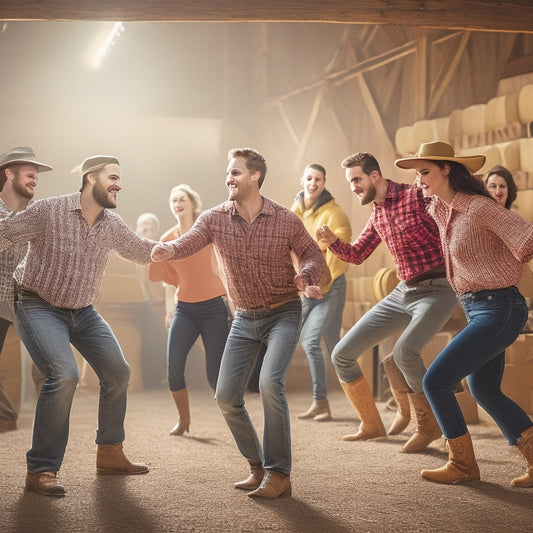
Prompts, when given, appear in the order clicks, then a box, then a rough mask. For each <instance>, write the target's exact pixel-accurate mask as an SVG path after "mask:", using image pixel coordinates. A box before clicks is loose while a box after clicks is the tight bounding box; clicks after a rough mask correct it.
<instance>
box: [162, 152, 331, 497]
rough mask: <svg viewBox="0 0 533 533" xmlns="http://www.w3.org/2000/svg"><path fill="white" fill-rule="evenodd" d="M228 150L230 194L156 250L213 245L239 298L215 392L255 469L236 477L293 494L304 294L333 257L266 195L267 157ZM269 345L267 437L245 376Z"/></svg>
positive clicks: (175, 255)
mask: <svg viewBox="0 0 533 533" xmlns="http://www.w3.org/2000/svg"><path fill="white" fill-rule="evenodd" d="M228 159H229V164H228V167H227V170H226V186H227V188H228V192H229V197H228V201H227V202H224V203H223V204H221V205H219V206H217V207H214V208H212V209H208V210H207V211H204V212H203V213H202V214H201V215H200V216H199V217H198V218H197V220H196V222H195V224H194V226H193V227H192V228H191V229H190V230H189V231H188V232H187V233H186V234H185V235H183V236H181V237H180V238H179V239H177V240H174V241H169V242H165V243H161V244H158V245H157V246H156V247H155V248H154V251H153V253H152V258H153V259H154V261H165V260H169V259H184V258H185V257H189V256H190V255H192V254H194V253H196V252H199V251H200V250H201V249H202V248H204V247H205V246H207V245H209V244H213V246H214V247H215V250H216V252H217V255H218V256H219V258H220V260H221V266H222V268H223V271H224V277H225V279H226V283H227V287H228V294H229V297H230V298H231V300H232V302H233V303H234V304H235V306H236V313H235V318H234V319H233V322H232V326H231V330H230V333H229V336H228V339H227V342H226V347H225V349H224V354H223V355H222V362H221V365H220V373H219V376H218V383H217V388H216V394H215V397H216V400H217V403H218V406H219V408H220V411H221V412H222V414H223V416H224V418H225V420H226V423H227V425H228V427H229V429H230V431H231V432H232V434H233V438H234V439H235V442H236V443H237V446H238V448H239V450H240V452H241V454H242V455H243V456H244V457H245V458H246V459H247V460H248V463H249V465H250V470H251V472H250V475H249V477H248V478H247V479H245V480H244V481H240V482H237V483H235V484H234V486H235V488H237V489H242V490H247V491H249V492H248V496H252V497H263V498H277V497H278V496H283V495H289V494H290V493H291V481H290V470H291V441H290V423H289V409H288V405H287V399H286V397H285V374H286V373H287V369H288V367H289V363H290V361H291V358H292V355H293V353H294V349H295V348H296V345H297V343H298V337H299V334H300V324H301V318H302V302H301V300H300V297H299V295H298V293H299V292H302V293H304V294H305V296H307V297H309V298H321V296H322V294H321V292H320V288H319V287H318V286H317V283H318V281H319V279H320V276H321V275H322V272H323V270H324V267H325V261H324V257H323V254H322V252H321V251H320V248H319V247H318V245H317V243H316V242H315V241H314V240H313V238H312V237H311V236H310V235H309V233H308V232H307V230H306V229H305V227H304V225H303V224H302V222H301V220H300V219H299V218H298V217H297V216H296V215H295V214H294V213H292V212H291V211H289V210H288V209H286V208H285V207H282V206H281V205H279V204H277V203H275V202H273V201H272V200H270V199H268V198H266V197H264V196H262V195H261V193H260V188H261V185H262V183H263V180H264V179H265V174H266V171H267V167H266V162H265V159H264V158H263V156H262V155H261V154H259V153H258V152H257V151H256V150H253V149H252V148H237V149H234V150H231V151H230V152H229V154H228ZM293 259H295V260H293ZM296 265H297V266H296ZM199 282H201V280H199ZM262 353H264V359H263V363H262V366H261V372H260V375H259V391H260V393H261V400H262V402H263V411H264V430H263V446H261V444H260V443H259V437H258V435H257V432H256V430H255V427H254V425H253V423H252V421H251V419H250V416H249V414H248V412H247V410H246V408H245V405H244V392H245V389H246V385H247V383H248V381H249V379H250V375H251V373H252V371H253V369H254V367H255V364H256V361H257V359H258V357H259V356H260V355H261V354H262Z"/></svg>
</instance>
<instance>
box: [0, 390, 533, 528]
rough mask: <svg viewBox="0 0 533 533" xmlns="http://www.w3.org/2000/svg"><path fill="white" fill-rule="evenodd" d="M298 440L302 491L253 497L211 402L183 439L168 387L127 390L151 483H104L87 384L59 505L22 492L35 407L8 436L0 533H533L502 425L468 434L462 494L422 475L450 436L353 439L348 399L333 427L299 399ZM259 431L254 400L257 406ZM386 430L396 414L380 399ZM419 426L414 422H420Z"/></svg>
mask: <svg viewBox="0 0 533 533" xmlns="http://www.w3.org/2000/svg"><path fill="white" fill-rule="evenodd" d="M288 397H289V403H290V407H291V423H292V439H293V472H292V476H291V477H292V483H293V496H292V497H288V498H280V499H277V500H262V499H252V498H248V497H247V496H246V493H245V492H244V491H239V490H235V489H234V488H233V487H232V483H233V482H234V481H237V480H240V479H242V478H243V477H245V476H246V475H247V464H246V462H245V461H244V460H243V459H242V457H241V456H240V455H239V453H238V451H237V449H236V446H235V444H234V442H233V440H232V437H231V435H230V434H229V431H228V430H227V428H226V425H225V423H224V421H223V419H222V417H221V415H220V414H219V412H218V410H217V408H216V405H215V404H214V402H213V400H212V396H211V394H209V393H208V392H207V391H200V390H198V391H196V390H193V391H192V393H191V404H192V425H191V433H190V435H188V436H185V437H172V436H170V435H169V434H168V430H169V429H170V428H171V427H172V426H173V424H174V423H175V418H176V414H175V411H174V408H173V406H172V404H171V400H170V397H169V395H168V393H167V392H166V391H165V390H163V389H161V390H155V391H154V390H152V391H145V392H136V393H130V399H129V406H128V414H127V420H126V422H127V426H126V435H127V437H126V442H125V449H126V452H127V454H128V455H129V457H130V458H131V459H132V460H138V461H146V462H148V463H150V465H151V471H150V473H149V474H147V475H144V476H132V477H113V476H96V475H95V445H94V430H95V420H96V407H97V397H96V395H95V393H94V392H92V391H86V390H85V391H84V390H79V391H78V392H77V395H76V398H75V404H74V407H73V411H72V417H71V430H70V441H69V444H68V448H67V453H66V457H65V461H64V464H63V467H62V469H61V479H62V481H63V483H64V484H65V486H66V488H67V490H68V493H67V496H66V497H65V498H62V499H53V498H47V497H43V496H40V495H37V494H34V493H27V492H25V491H24V490H23V483H24V476H25V460H24V453H25V452H26V450H27V449H28V447H29V445H30V441H31V424H32V417H33V406H32V405H31V404H30V405H26V407H25V408H24V409H23V411H22V413H21V416H20V419H19V426H20V429H19V430H17V431H13V432H9V433H3V434H0V472H1V478H0V479H1V484H0V509H1V512H0V532H2V533H7V532H39V533H45V532H52V531H54V532H56V531H57V532H75V531H80V532H130V531H131V532H159V531H161V532H167V531H205V532H234V531H237V532H261V531H277V532H317V533H322V532H339V533H342V532H366V531H368V532H391V531H394V532H432V531H435V532H443V531H459V532H492V531H494V532H496V531H498V532H501V531H506V532H518V531H524V532H525V531H533V489H529V490H528V489H517V488H513V487H511V486H510V484H509V483H510V481H511V479H512V478H513V477H515V476H517V475H520V474H522V473H523V472H524V470H525V465H524V462H523V460H522V458H521V457H520V456H519V455H518V454H517V453H514V452H512V451H511V448H509V447H508V446H507V444H506V441H505V440H504V438H503V437H502V436H501V434H500V433H499V431H498V430H497V428H496V427H495V426H494V425H492V424H487V423H485V424H480V425H473V426H471V428H470V429H471V433H472V435H473V439H474V447H475V450H476V454H477V458H478V463H479V466H480V469H481V476H482V480H481V481H478V482H471V483H468V484H465V485H459V486H445V485H436V484H432V483H429V482H426V481H424V480H422V479H421V478H420V476H419V472H420V470H421V469H422V468H427V467H430V468H431V467H438V466H441V465H442V464H444V462H445V461H446V458H447V454H446V452H445V450H444V441H443V440H442V439H441V440H439V441H436V442H435V443H434V444H433V445H432V446H431V447H430V448H429V449H428V450H427V451H426V452H425V453H422V454H416V455H407V454H402V453H399V450H400V448H401V447H402V445H403V443H404V442H405V440H406V439H407V438H408V435H409V434H410V431H409V432H406V433H404V434H402V435H399V436H396V437H393V438H388V439H382V440H379V441H368V442H343V441H341V440H340V437H341V436H342V435H344V434H345V433H347V432H351V431H352V430H353V429H354V427H355V423H356V422H355V419H354V414H353V412H352V410H351V407H350V406H349V405H348V402H347V400H346V399H345V397H344V395H343V394H342V392H339V391H335V392H334V393H332V394H331V395H330V403H331V406H332V412H333V415H334V420H333V421H331V422H325V423H317V422H313V421H306V420H299V419H298V418H297V417H296V415H297V414H298V413H300V412H302V411H303V410H305V409H306V408H307V407H308V404H309V402H310V398H309V394H304V393H291V392H290V391H289V393H288ZM247 405H248V407H249V410H250V413H251V415H252V417H253V419H254V420H255V421H256V424H257V425H258V427H261V420H262V415H261V406H260V401H259V397H258V395H256V394H252V395H250V396H249V398H248V400H247ZM379 408H380V411H381V412H382V414H383V418H384V419H385V422H386V424H387V423H388V422H390V421H391V420H392V417H393V413H392V412H391V411H389V410H387V409H386V407H385V404H383V403H381V404H379ZM409 429H412V428H409Z"/></svg>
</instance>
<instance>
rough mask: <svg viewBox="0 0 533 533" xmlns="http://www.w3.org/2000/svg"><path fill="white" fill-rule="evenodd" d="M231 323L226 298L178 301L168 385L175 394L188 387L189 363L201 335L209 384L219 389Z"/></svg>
mask: <svg viewBox="0 0 533 533" xmlns="http://www.w3.org/2000/svg"><path fill="white" fill-rule="evenodd" d="M229 320H230V318H229V314H228V308H227V307H226V304H225V302H224V299H223V298H222V296H218V297H217V298H212V299H210V300H205V301H203V302H178V305H177V306H176V312H175V313H174V317H173V318H172V323H171V324H170V332H169V336H168V384H169V388H170V390H171V391H178V390H181V389H184V388H185V387H186V384H185V364H186V362H187V356H188V355H189V352H190V350H191V348H192V347H193V344H194V343H195V342H196V339H197V338H198V336H199V335H201V336H202V341H203V343H204V349H205V367H206V373H207V381H208V382H209V385H211V388H212V389H213V390H215V387H216V385H217V379H218V372H219V369H220V361H221V359H222V353H223V352H224V346H225V344H226V338H227V336H228V331H229Z"/></svg>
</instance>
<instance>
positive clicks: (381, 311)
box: [317, 152, 457, 452]
mask: <svg viewBox="0 0 533 533" xmlns="http://www.w3.org/2000/svg"><path fill="white" fill-rule="evenodd" d="M341 165H342V167H343V168H344V169H345V170H346V180H347V181H348V183H349V184H350V187H351V189H352V192H353V193H354V194H355V196H357V198H358V200H359V203H360V204H361V205H368V204H372V213H371V215H370V219H369V221H368V223H367V225H366V227H365V228H364V229H363V231H362V233H361V235H359V237H358V238H357V239H356V240H355V241H354V242H353V243H352V244H349V243H346V242H342V241H341V240H340V239H337V237H336V236H335V234H334V233H333V232H332V231H331V230H330V229H329V228H328V227H327V226H322V228H319V230H318V232H317V236H318V237H319V238H323V239H325V240H326V241H327V242H328V244H329V248H330V250H332V251H333V253H334V254H336V255H337V256H338V257H339V258H340V259H342V260H344V261H347V262H350V263H355V264H361V263H362V262H363V261H365V259H366V258H367V257H369V256H370V254H371V253H372V252H373V251H374V250H375V249H376V247H377V246H378V244H379V243H380V242H381V241H384V242H385V244H386V245H387V248H388V249H389V251H390V252H391V254H392V256H393V258H394V262H395V264H396V267H397V276H398V278H399V279H400V283H399V284H398V285H397V286H396V288H395V289H394V290H393V291H392V292H391V293H390V294H389V295H388V296H386V297H385V298H383V299H382V300H381V301H379V302H378V303H377V304H376V305H375V306H374V307H373V308H372V309H370V311H368V312H367V313H366V314H365V315H364V316H363V317H362V318H361V319H360V320H359V321H358V322H357V323H356V324H355V325H354V326H353V327H352V328H351V329H350V331H349V332H348V333H347V334H346V335H345V336H344V337H343V338H342V339H341V340H340V342H339V343H338V344H337V345H336V346H335V348H334V350H333V353H332V356H331V359H332V361H333V365H334V367H335V370H336V372H337V376H338V377H339V381H340V383H341V385H342V388H343V389H344V392H345V393H346V396H347V397H348V399H349V400H350V403H351V404H352V406H353V407H354V409H355V411H356V412H357V413H358V415H359V418H360V420H361V425H360V427H359V430H358V431H357V432H356V433H355V434H354V435H346V436H345V437H344V438H343V439H344V440H369V439H374V438H378V437H385V436H386V432H385V428H384V426H383V422H382V421H381V417H380V415H379V412H378V410H377V408H376V405H375V402H374V398H373V396H372V392H371V390H370V387H369V385H368V382H367V381H366V379H365V376H364V375H363V373H362V372H361V368H360V367H359V364H358V363H357V359H358V358H359V357H360V356H361V355H362V354H363V353H364V352H365V351H367V350H368V349H370V348H372V347H373V346H375V345H377V344H378V343H379V342H380V341H381V340H384V339H386V338H387V337H389V336H390V335H393V334H395V333H400V336H399V338H398V340H397V341H396V343H395V345H394V348H393V359H394V362H395V363H396V364H397V365H398V368H399V369H400V370H401V373H400V374H399V376H398V375H396V381H397V382H399V383H400V384H401V383H402V382H403V385H402V386H401V389H403V393H401V389H400V387H398V386H397V385H396V386H395V385H394V383H393V380H391V379H390V373H392V372H390V370H389V371H387V376H389V382H390V384H391V389H392V390H393V393H394V397H395V399H396V400H397V404H398V412H397V415H396V419H395V421H394V423H393V425H392V426H391V429H389V434H396V433H400V432H401V431H402V430H403V429H405V428H406V427H407V425H408V423H409V420H410V411H411V412H412V413H414V415H415V418H416V430H415V433H414V434H413V435H412V436H411V438H410V439H409V440H408V441H407V443H406V444H405V446H404V447H403V450H402V451H404V452H419V451H422V450H424V449H425V448H426V447H427V446H428V445H429V444H430V443H431V442H432V441H434V440H436V439H438V438H439V437H440V436H441V435H442V433H441V431H440V428H439V425H438V424H437V421H436V419H435V417H434V416H433V413H432V411H431V408H430V406H429V403H428V401H427V399H426V397H425V395H424V389H423V387H422V379H423V377H424V375H425V373H426V367H425V365H424V362H423V361H422V358H421V356H420V353H421V351H422V348H423V347H424V346H425V345H426V344H427V343H428V342H429V341H430V340H431V339H432V338H433V336H434V335H435V334H437V333H438V332H439V330H440V329H441V328H442V326H443V325H444V324H445V323H446V322H447V320H448V319H449V318H450V316H451V314H452V313H453V311H454V309H455V308H456V305H457V301H456V298H455V294H454V292H453V290H452V288H451V287H450V284H449V283H448V281H447V280H446V272H445V268H444V259H443V256H442V249H441V245H440V237H439V232H438V229H437V226H436V224H435V222H434V220H433V219H432V217H431V216H430V214H429V213H427V211H426V205H427V202H429V200H427V201H426V200H425V199H424V198H423V195H422V191H421V190H420V189H419V188H418V187H417V186H416V185H410V184H406V183H396V182H393V181H391V180H387V179H385V178H384V177H383V175H382V173H381V169H380V167H379V164H378V162H377V161H376V159H375V158H374V156H373V155H372V154H369V153H365V152H362V153H358V154H353V155H352V156H350V157H347V158H346V159H345V160H344V161H343V162H342V164H341ZM389 364H390V361H389ZM395 374H396V372H395V373H394V374H393V375H395ZM402 374H403V376H402ZM398 378H399V379H398ZM403 378H405V380H403ZM395 388H396V389H397V390H395ZM400 393H401V394H400ZM402 398H403V399H402ZM409 407H410V409H409Z"/></svg>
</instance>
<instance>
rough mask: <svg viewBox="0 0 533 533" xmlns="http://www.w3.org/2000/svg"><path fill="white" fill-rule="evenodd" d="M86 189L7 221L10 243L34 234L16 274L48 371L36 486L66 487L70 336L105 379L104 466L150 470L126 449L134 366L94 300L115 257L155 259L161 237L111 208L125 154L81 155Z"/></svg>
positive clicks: (34, 459) (50, 490) (21, 319)
mask: <svg viewBox="0 0 533 533" xmlns="http://www.w3.org/2000/svg"><path fill="white" fill-rule="evenodd" d="M81 175H82V187H81V190H80V191H79V192H77V193H73V194H68V195H64V196H58V197H54V198H46V199H44V200H38V201H36V202H34V203H33V204H31V205H30V206H28V208H27V209H26V210H25V211H22V212H20V213H17V214H16V215H14V216H13V217H11V218H8V219H4V220H0V251H1V250H5V249H7V248H9V247H11V246H13V245H14V244H17V243H26V242H28V241H29V240H31V247H30V248H29V250H28V254H27V256H26V261H25V263H24V264H20V265H19V266H18V267H17V268H16V270H15V274H14V278H15V281H16V283H17V285H18V288H17V289H16V294H15V327H16V329H17V333H18V334H19V336H20V338H21V339H22V341H23V342H24V344H25V346H26V348H27V350H28V352H29V353H30V355H31V358H32V359H33V361H34V362H35V364H36V366H37V368H38V369H39V370H40V371H41V373H42V374H43V375H44V376H46V380H45V381H44V383H43V385H42V388H41V393H40V395H39V399H38V402H37V408H36V412H35V422H34V426H33V442H32V447H31V449H30V450H29V451H28V453H27V454H26V459H27V469H28V473H27V476H26V488H27V490H30V491H36V492H39V493H41V494H45V495H47V496H63V495H64V494H65V489H64V487H63V485H61V484H60V483H59V482H58V478H57V472H58V471H59V469H60V467H61V464H62V462H63V456H64V453H65V449H66V445H67V440H68V423H69V415H70V408H71V404H72V399H73V396H74V392H75V390H76V385H77V383H78V377H79V371H78V367H77V365H76V361H75V359H74V354H73V353H72V349H71V347H70V344H72V345H73V346H75V347H76V349H77V350H78V351H79V352H80V353H81V355H82V356H83V357H84V358H85V359H86V360H87V361H88V362H89V363H90V365H91V367H92V368H93V369H94V370H95V372H96V374H97V376H98V378H99V380H100V402H99V412H98V429H97V432H96V443H97V445H98V451H97V457H96V469H97V473H99V474H143V473H145V472H148V467H147V466H146V465H142V464H135V463H131V462H130V461H129V460H128V459H127V458H126V456H125V455H124V452H123V450H122V442H123V441H124V417H125V414H126V395H127V388H128V382H129V377H130V367H129V365H128V363H127V362H126V360H125V359H124V356H123V354H122V351H121V349H120V346H119V344H118V342H117V340H116V338H115V336H114V334H113V332H112V331H111V329H110V327H109V325H108V324H107V323H106V322H105V321H104V320H103V319H102V317H101V316H100V315H99V314H98V312H97V311H96V310H95V309H94V307H93V305H92V304H93V302H94V300H95V299H96V297H97V295H98V292H99V290H100V285H101V283H102V276H103V273H104V268H105V265H106V261H107V256H108V254H109V253H110V252H111V250H114V251H115V252H116V253H118V255H120V256H121V257H123V258H124V259H127V260H129V261H133V262H137V263H148V262H150V253H151V251H152V248H153V246H154V245H155V244H156V243H155V241H151V240H148V239H144V238H142V237H140V236H139V235H137V233H135V232H134V231H133V230H132V229H130V228H129V227H128V226H127V225H126V223H125V222H124V221H123V220H122V218H121V217H120V216H119V215H117V214H116V213H113V212H112V211H111V209H113V208H115V207H116V205H117V195H118V193H119V191H120V190H121V188H122V185H121V172H120V165H119V161H118V159H117V158H116V157H113V156H105V155H97V156H92V157H88V158H87V159H85V160H84V161H83V163H82V164H81Z"/></svg>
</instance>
